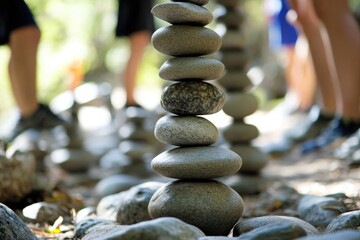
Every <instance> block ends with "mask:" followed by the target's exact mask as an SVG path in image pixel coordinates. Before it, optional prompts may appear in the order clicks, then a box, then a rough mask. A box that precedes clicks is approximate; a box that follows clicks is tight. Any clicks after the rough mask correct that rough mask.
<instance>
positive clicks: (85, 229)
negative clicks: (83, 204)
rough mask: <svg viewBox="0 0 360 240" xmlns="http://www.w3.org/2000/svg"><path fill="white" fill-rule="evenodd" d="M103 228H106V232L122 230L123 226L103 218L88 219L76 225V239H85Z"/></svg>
mask: <svg viewBox="0 0 360 240" xmlns="http://www.w3.org/2000/svg"><path fill="white" fill-rule="evenodd" d="M102 227H106V231H110V230H111V229H114V228H116V229H118V228H121V226H119V225H118V224H117V223H116V222H114V221H110V220H106V219H101V218H88V219H85V220H82V221H80V222H79V223H78V224H76V228H75V233H74V239H83V237H85V236H86V235H88V234H91V233H92V232H100V231H99V230H98V229H100V228H102ZM102 229H103V228H102Z"/></svg>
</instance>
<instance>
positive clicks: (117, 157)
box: [99, 148, 131, 171]
mask: <svg viewBox="0 0 360 240" xmlns="http://www.w3.org/2000/svg"><path fill="white" fill-rule="evenodd" d="M130 164H131V160H130V158H129V157H128V156H126V155H124V154H123V153H122V152H121V151H120V150H119V149H118V148H115V149H112V150H110V151H109V152H107V153H106V154H105V155H104V156H102V157H101V158H100V161H99V166H100V167H101V168H103V169H113V170H115V171H117V170H118V169H120V168H123V167H124V166H128V165H130Z"/></svg>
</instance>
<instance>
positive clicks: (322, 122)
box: [285, 106, 334, 143]
mask: <svg viewBox="0 0 360 240" xmlns="http://www.w3.org/2000/svg"><path fill="white" fill-rule="evenodd" d="M333 119H334V118H333V116H328V115H325V114H323V113H321V111H320V109H319V107H317V106H315V107H312V108H311V110H310V112H309V115H308V119H307V120H306V122H305V123H304V124H303V125H301V126H298V127H297V128H295V129H291V130H290V131H288V132H286V133H285V136H286V137H287V138H289V139H291V140H293V141H294V142H297V143H299V142H304V141H306V140H309V139H312V138H315V137H317V136H319V135H320V133H321V132H323V131H324V130H325V129H326V127H327V126H328V125H329V123H330V122H331V121H332V120H333Z"/></svg>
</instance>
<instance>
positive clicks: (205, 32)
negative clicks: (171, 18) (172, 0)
mask: <svg viewBox="0 0 360 240" xmlns="http://www.w3.org/2000/svg"><path fill="white" fill-rule="evenodd" d="M151 41H152V44H153V46H154V48H155V49H156V50H158V51H159V52H161V53H163V54H167V55H171V56H201V55H208V54H212V53H215V52H216V51H217V50H219V48H220V46H221V38H220V36H219V35H218V34H217V33H216V32H214V31H213V30H211V29H208V28H204V27H197V26H186V25H173V26H167V27H162V28H160V29H158V30H157V31H156V32H155V33H154V34H153V35H152V38H151Z"/></svg>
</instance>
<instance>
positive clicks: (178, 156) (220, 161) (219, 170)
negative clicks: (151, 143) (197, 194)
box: [151, 146, 241, 179]
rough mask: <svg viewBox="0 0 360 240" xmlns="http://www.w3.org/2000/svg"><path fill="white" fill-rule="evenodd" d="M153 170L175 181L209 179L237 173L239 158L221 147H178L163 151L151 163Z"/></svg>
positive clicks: (239, 163) (239, 165) (239, 164)
mask: <svg viewBox="0 0 360 240" xmlns="http://www.w3.org/2000/svg"><path fill="white" fill-rule="evenodd" d="M151 167H152V168H153V170H154V171H155V172H156V173H158V174H160V175H162V176H165V177H170V178H177V179H209V178H218V177H223V176H228V175H232V174H234V173H236V172H237V171H239V169H240V167H241V158H240V157H239V155H237V154H235V153H234V152H232V151H230V150H228V149H226V148H222V147H212V146H206V147H180V148H174V149H171V150H168V151H165V152H163V153H161V154H159V155H158V156H157V157H155V158H154V159H153V160H152V162H151Z"/></svg>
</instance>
